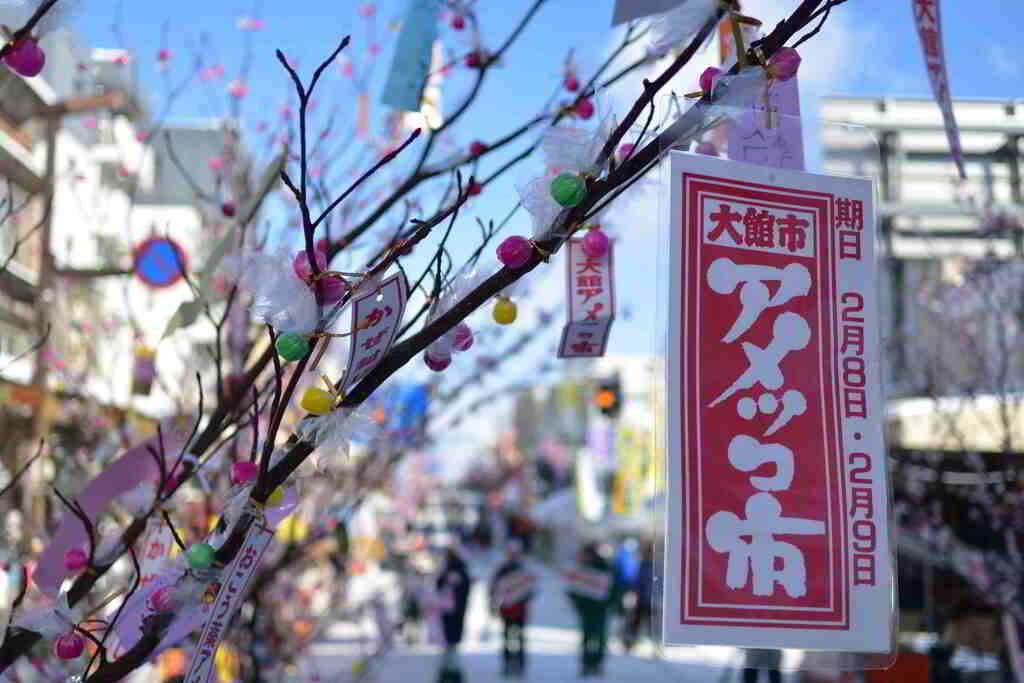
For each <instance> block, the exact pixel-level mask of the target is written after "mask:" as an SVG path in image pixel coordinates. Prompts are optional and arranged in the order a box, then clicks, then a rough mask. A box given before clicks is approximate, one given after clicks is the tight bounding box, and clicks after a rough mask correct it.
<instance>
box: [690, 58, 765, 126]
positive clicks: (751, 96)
mask: <svg viewBox="0 0 1024 683" xmlns="http://www.w3.org/2000/svg"><path fill="white" fill-rule="evenodd" d="M767 86H768V79H767V78H766V74H765V70H764V69H763V68H762V67H760V66H750V67H747V68H746V69H743V70H741V71H740V72H739V73H736V74H731V75H726V76H720V77H718V78H717V79H715V90H714V93H712V101H711V104H709V105H701V106H704V107H705V111H706V112H707V116H708V117H709V118H720V117H726V118H734V117H737V116H740V115H741V114H743V113H745V112H746V111H747V110H749V109H750V107H751V105H752V104H753V103H754V101H755V100H756V99H757V98H758V97H759V96H761V95H763V94H764V89H765V88H766V87H767Z"/></svg>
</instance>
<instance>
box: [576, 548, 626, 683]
mask: <svg viewBox="0 0 1024 683" xmlns="http://www.w3.org/2000/svg"><path fill="white" fill-rule="evenodd" d="M577 562H578V566H577V567H574V568H572V569H570V570H569V571H568V572H567V573H566V574H567V576H566V578H567V579H568V588H567V592H568V594H569V599H570V600H571V601H572V604H573V607H574V608H575V609H576V614H577V616H578V617H579V620H580V675H581V676H583V677H589V676H600V675H602V673H603V665H604V656H605V652H606V651H607V647H608V612H609V610H610V608H611V607H612V605H614V604H616V602H617V601H618V595H619V586H618V582H616V581H615V576H614V573H613V572H612V568H611V565H609V564H608V561H607V560H605V559H604V558H603V557H601V555H600V553H599V552H598V551H597V547H596V546H595V545H593V544H588V545H585V546H583V548H581V549H580V552H579V554H578V555H577Z"/></svg>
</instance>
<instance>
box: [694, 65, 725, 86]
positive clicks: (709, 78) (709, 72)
mask: <svg viewBox="0 0 1024 683" xmlns="http://www.w3.org/2000/svg"><path fill="white" fill-rule="evenodd" d="M720 73H722V70H721V69H718V68H716V67H713V66H709V67H708V68H706V69H704V71H703V72H702V73H701V75H700V80H699V81H698V83H700V89H701V90H703V91H704V92H711V86H712V85H714V83H715V78H717V77H718V74H720Z"/></svg>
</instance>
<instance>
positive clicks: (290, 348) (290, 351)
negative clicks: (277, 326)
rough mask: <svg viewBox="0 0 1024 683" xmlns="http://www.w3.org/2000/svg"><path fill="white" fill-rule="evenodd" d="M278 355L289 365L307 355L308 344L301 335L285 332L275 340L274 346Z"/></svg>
mask: <svg viewBox="0 0 1024 683" xmlns="http://www.w3.org/2000/svg"><path fill="white" fill-rule="evenodd" d="M274 346H275V348H276V349H277V352H278V354H280V356H281V358H284V359H285V360H286V361H288V362H289V363H290V362H291V361H293V360H298V359H300V358H302V357H303V356H305V355H306V354H307V353H309V342H308V341H306V338H305V337H303V336H302V335H301V334H295V333H294V332H286V333H284V334H282V335H281V336H280V337H278V338H277V343H276V344H274Z"/></svg>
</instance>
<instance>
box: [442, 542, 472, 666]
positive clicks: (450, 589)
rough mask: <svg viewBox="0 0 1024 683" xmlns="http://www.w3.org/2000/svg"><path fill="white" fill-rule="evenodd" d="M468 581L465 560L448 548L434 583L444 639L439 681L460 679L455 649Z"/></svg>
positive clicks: (460, 638) (462, 619)
mask: <svg viewBox="0 0 1024 683" xmlns="http://www.w3.org/2000/svg"><path fill="white" fill-rule="evenodd" d="M471 581H472V580H471V578H470V576H469V569H468V568H467V567H466V561H465V560H464V559H462V557H461V556H460V555H459V553H458V552H456V550H455V549H454V548H448V549H447V550H446V551H445V560H444V566H443V567H442V568H441V573H440V575H439V576H438V577H437V584H436V586H435V587H436V589H437V593H438V596H439V597H440V602H441V629H442V631H443V633H444V643H445V653H444V657H443V659H442V661H441V673H440V677H439V679H438V683H462V671H461V670H460V669H459V667H458V664H457V661H456V652H457V650H458V647H459V643H461V642H462V633H463V630H464V627H465V623H466V607H467V606H468V604H469V588H470V583H471Z"/></svg>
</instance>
